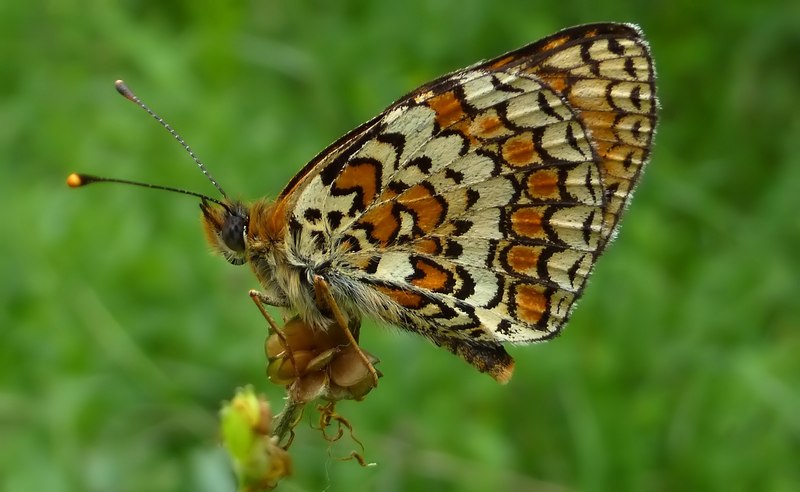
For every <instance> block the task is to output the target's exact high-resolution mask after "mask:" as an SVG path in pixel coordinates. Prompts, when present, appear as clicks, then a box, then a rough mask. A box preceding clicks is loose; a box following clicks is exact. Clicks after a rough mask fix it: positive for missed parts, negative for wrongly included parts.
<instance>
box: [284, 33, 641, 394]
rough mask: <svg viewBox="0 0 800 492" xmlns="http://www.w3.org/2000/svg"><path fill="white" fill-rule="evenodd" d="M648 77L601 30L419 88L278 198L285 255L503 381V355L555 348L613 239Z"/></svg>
mask: <svg viewBox="0 0 800 492" xmlns="http://www.w3.org/2000/svg"><path fill="white" fill-rule="evenodd" d="M653 77H654V74H653V67H652V61H651V59H650V56H649V53H648V50H647V46H646V44H645V42H644V41H643V40H642V37H641V34H640V32H639V31H638V30H637V29H636V28H634V27H631V26H627V25H619V24H601V25H594V26H582V27H577V28H572V29H568V30H565V31H562V32H560V33H557V34H555V35H553V36H551V37H549V38H546V39H544V40H541V41H539V42H537V43H534V44H532V45H529V46H527V47H524V48H521V49H520V50H517V51H515V52H512V53H509V54H507V55H504V56H502V57H499V58H497V59H495V60H491V61H489V62H486V63H483V64H479V65H476V66H473V67H469V68H467V69H464V70H461V71H458V72H455V73H453V74H450V75H448V76H445V77H442V78H440V79H438V80H436V81H433V82H431V83H429V84H426V85H425V86H423V87H421V88H419V89H418V90H416V91H414V92H412V93H411V94H409V95H408V96H406V97H404V98H403V99H401V100H400V101H398V102H397V103H395V104H393V105H392V106H390V107H389V108H388V109H387V110H386V111H385V112H383V113H382V114H380V115H379V116H378V117H376V118H375V119H373V120H371V121H370V122H368V123H365V124H364V125H362V126H361V127H359V128H358V129H356V130H354V131H353V132H351V133H349V134H348V135H345V136H344V137H342V139H340V140H339V141H337V142H336V143H334V144H333V145H332V146H331V147H329V148H328V149H326V151H324V152H323V153H322V154H320V156H318V157H317V158H316V159H315V160H314V161H312V162H311V163H310V164H309V166H307V167H306V169H305V170H304V171H303V172H301V173H300V175H298V177H297V178H295V179H294V180H293V181H292V182H291V183H290V184H289V186H288V187H287V189H286V190H285V191H284V193H283V194H282V197H281V199H280V200H282V201H283V203H285V204H286V205H285V206H286V207H287V210H289V212H288V215H289V217H288V221H289V231H290V234H289V238H290V239H289V240H290V241H291V243H292V244H291V249H292V251H293V253H294V255H295V257H296V258H297V259H298V261H299V262H301V263H302V264H304V265H307V266H308V268H310V269H311V270H313V271H314V272H315V273H317V274H321V275H323V276H324V277H325V278H326V279H327V281H328V283H329V284H330V285H331V289H332V291H333V293H334V297H336V298H337V301H338V302H341V304H342V305H343V306H345V308H346V310H347V311H349V312H351V313H354V314H356V313H365V314H368V315H371V316H373V317H376V318H378V319H381V320H383V321H386V322H389V323H392V324H396V325H398V326H401V327H403V328H405V329H408V330H411V331H414V332H418V333H420V334H422V335H424V336H426V337H428V338H429V339H431V340H433V341H434V342H435V343H437V344H438V345H442V346H445V347H447V348H448V349H450V350H451V351H453V352H454V353H456V354H458V355H460V356H461V357H462V358H464V359H466V360H467V361H468V362H470V363H472V364H473V365H475V366H476V367H478V369H480V370H482V371H486V372H489V373H490V374H492V375H493V376H494V377H495V378H497V379H499V380H505V379H507V378H508V377H509V376H510V371H511V367H512V366H513V361H512V360H511V358H510V357H509V356H508V354H506V352H505V351H504V350H503V348H502V345H501V342H520V343H526V342H533V341H536V340H542V339H546V338H549V337H552V336H553V335H555V334H556V333H557V332H558V331H559V330H560V328H561V327H562V326H563V324H564V323H565V322H566V320H567V318H568V316H569V312H570V308H571V307H572V305H573V304H574V302H575V300H576V299H577V298H578V297H579V296H580V294H581V291H582V289H583V286H584V284H585V281H586V278H587V277H588V275H589V274H590V272H591V269H592V267H593V265H594V263H595V261H596V259H597V257H598V255H599V254H600V252H601V251H602V249H603V248H604V246H605V245H606V244H607V242H608V241H609V239H610V238H611V237H612V234H613V232H614V230H615V228H616V225H617V223H618V220H619V216H620V213H621V211H622V210H623V208H624V205H625V203H626V202H627V200H628V199H629V196H630V192H631V190H632V189H633V187H634V185H635V184H636V181H637V179H638V176H639V173H640V171H641V168H642V167H643V166H644V164H645V162H646V160H647V158H648V156H649V151H650V146H651V141H652V135H653V128H654V126H655V110H656V100H655V92H654V82H653V80H654V78H653Z"/></svg>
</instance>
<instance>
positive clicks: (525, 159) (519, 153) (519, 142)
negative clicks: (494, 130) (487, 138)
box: [503, 133, 541, 167]
mask: <svg viewBox="0 0 800 492" xmlns="http://www.w3.org/2000/svg"><path fill="white" fill-rule="evenodd" d="M503 159H505V161H506V162H508V164H509V165H511V166H514V167H525V166H528V165H530V164H533V163H538V162H541V158H540V157H539V153H538V152H536V148H535V147H534V146H533V139H532V138H531V134H530V133H523V134H522V135H517V136H514V137H511V138H509V139H508V140H506V141H505V143H504V144H503Z"/></svg>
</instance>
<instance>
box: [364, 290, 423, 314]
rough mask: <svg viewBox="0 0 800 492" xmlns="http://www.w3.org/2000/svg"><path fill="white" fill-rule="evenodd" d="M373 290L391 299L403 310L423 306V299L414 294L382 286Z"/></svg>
mask: <svg viewBox="0 0 800 492" xmlns="http://www.w3.org/2000/svg"><path fill="white" fill-rule="evenodd" d="M375 289H377V290H378V292H381V293H383V294H385V295H387V296H389V297H391V298H392V300H394V301H395V302H396V303H397V304H400V305H401V306H403V307H405V308H409V309H419V308H421V307H422V306H423V305H424V304H425V299H424V298H423V297H422V296H421V295H419V294H417V293H415V292H411V291H408V290H402V289H394V288H392V287H384V286H376V287H375Z"/></svg>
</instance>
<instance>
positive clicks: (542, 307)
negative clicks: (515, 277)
mask: <svg viewBox="0 0 800 492" xmlns="http://www.w3.org/2000/svg"><path fill="white" fill-rule="evenodd" d="M514 302H515V303H516V306H517V310H516V314H517V318H518V319H519V320H521V321H524V322H526V323H528V324H532V325H533V324H536V323H538V322H539V320H540V319H542V314H543V313H544V312H545V311H546V310H547V297H546V296H545V295H544V293H543V292H542V289H541V287H538V286H535V285H528V284H523V285H519V286H518V287H517V289H516V296H515V298H514Z"/></svg>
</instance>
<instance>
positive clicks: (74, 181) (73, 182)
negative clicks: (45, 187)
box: [67, 173, 86, 188]
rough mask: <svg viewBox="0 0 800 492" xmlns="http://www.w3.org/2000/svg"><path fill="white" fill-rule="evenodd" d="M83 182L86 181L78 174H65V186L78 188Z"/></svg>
mask: <svg viewBox="0 0 800 492" xmlns="http://www.w3.org/2000/svg"><path fill="white" fill-rule="evenodd" d="M84 184H86V183H85V182H84V181H83V178H81V175H80V174H76V173H72V174H70V175H69V176H67V186H69V187H70V188H78V187H79V186H83V185H84Z"/></svg>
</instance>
